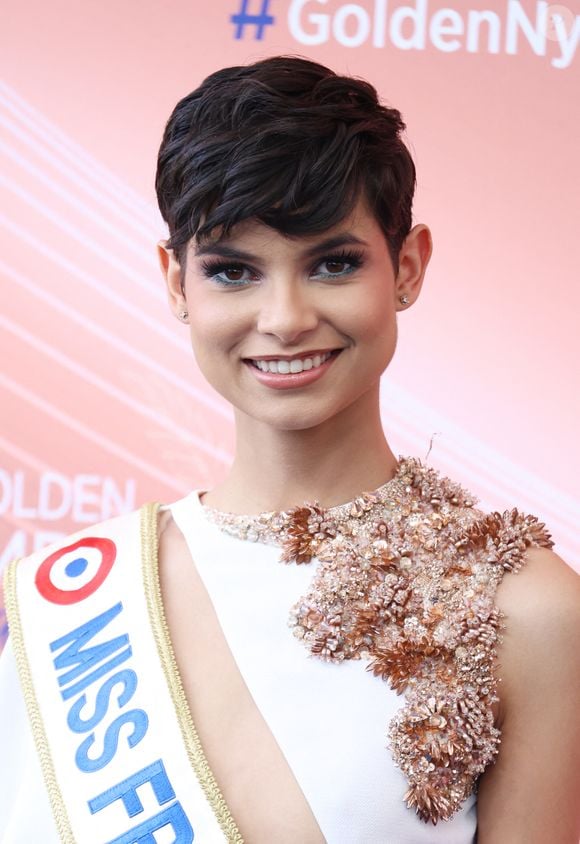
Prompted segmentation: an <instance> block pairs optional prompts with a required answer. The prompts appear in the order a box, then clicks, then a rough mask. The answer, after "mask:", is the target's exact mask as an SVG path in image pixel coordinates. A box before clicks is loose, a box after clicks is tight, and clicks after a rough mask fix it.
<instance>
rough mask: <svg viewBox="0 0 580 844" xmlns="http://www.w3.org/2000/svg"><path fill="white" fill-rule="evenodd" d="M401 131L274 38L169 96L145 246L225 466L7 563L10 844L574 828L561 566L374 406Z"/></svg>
mask: <svg viewBox="0 0 580 844" xmlns="http://www.w3.org/2000/svg"><path fill="white" fill-rule="evenodd" d="M403 129H404V124H403V122H402V119H401V116H400V114H399V112H398V111H396V110H395V109H389V108H386V107H384V106H381V105H380V104H379V103H378V101H377V98H376V92H375V91H374V89H373V88H372V87H371V86H370V85H369V84H367V83H365V82H362V81H360V80H355V79H350V78H345V77H340V76H337V75H335V74H334V73H332V72H331V71H330V70H328V69H327V68H324V67H322V66H321V65H318V64H315V63H313V62H309V61H306V60H303V59H298V58H288V57H278V58H271V59H267V60H264V61H260V62H257V63H255V64H253V65H250V66H248V67H235V68H226V69H224V70H221V71H218V72H217V73H214V74H212V75H211V76H210V77H208V78H207V79H206V80H205V81H204V82H203V83H202V85H201V86H200V87H199V88H198V89H196V90H195V91H194V92H193V93H192V94H190V95H189V96H188V97H186V98H184V99H183V100H182V101H181V102H180V103H179V104H178V105H177V107H176V109H175V111H174V112H173V114H172V116H171V118H170V120H169V122H168V125H167V128H166V131H165V135H164V138H163V142H162V145H161V149H160V153H159V162H158V172H157V183H156V186H157V193H158V198H159V204H160V208H161V211H162V214H163V216H164V218H165V220H166V221H167V223H168V226H169V233H170V237H169V240H168V241H166V242H163V243H161V244H159V255H160V261H161V267H162V270H163V274H164V277H165V280H166V283H167V290H168V295H169V302H170V305H171V308H172V310H173V312H174V314H175V316H176V317H177V318H178V319H179V320H181V321H182V322H183V323H187V324H188V325H189V330H190V334H191V341H192V345H193V349H194V353H195V357H196V359H197V362H198V364H199V366H200V368H201V370H202V372H203V373H204V375H205V377H206V378H207V380H208V382H209V383H210V384H211V385H212V386H213V387H214V388H215V389H217V390H218V392H220V393H221V394H222V395H223V396H224V397H225V398H226V399H227V400H228V401H230V402H231V404H232V406H233V408H234V413H235V419H236V452H235V458H234V462H233V464H232V466H231V469H230V471H229V473H228V475H227V476H226V478H225V480H224V481H223V482H222V483H220V484H218V485H216V486H214V487H213V488H212V489H211V490H209V491H205V492H204V491H201V490H195V491H193V492H192V493H191V494H190V495H188V496H186V497H185V498H184V499H182V500H181V501H178V502H176V503H175V504H173V505H169V506H164V507H161V508H160V510H159V512H157V510H156V508H154V507H153V508H146V509H145V510H144V511H143V513H142V517H141V521H140V522H139V520H138V519H136V518H135V515H133V516H131V517H121V518H120V519H116V520H113V521H112V522H109V523H105V524H104V525H101V526H95V527H93V528H91V530H90V531H84V532H82V533H80V534H78V535H76V536H75V537H72V538H70V540H67V544H66V545H65V546H64V547H62V546H59V547H56V546H55V547H54V548H52V549H48V550H46V549H45V550H44V551H43V552H41V553H39V554H38V555H36V556H34V557H33V558H28V559H27V560H25V561H21V563H20V564H19V565H18V566H12V567H11V568H10V569H9V572H8V575H7V579H6V592H7V596H8V597H7V600H8V614H9V622H10V630H11V639H12V645H11V646H10V647H9V648H8V649H7V653H6V655H5V657H4V658H3V672H4V673H3V677H2V678H0V679H1V680H2V682H3V683H4V686H3V688H5V689H6V692H4V691H3V692H2V694H3V700H4V701H6V703H4V704H3V706H4V707H5V712H4V713H3V718H2V728H3V729H4V731H5V733H6V735H4V736H2V738H3V739H4V744H3V747H7V748H8V755H7V758H8V760H9V764H8V765H7V766H6V770H10V776H9V777H7V778H6V783H5V784H4V791H3V794H4V798H3V801H4V802H3V804H0V818H1V819H2V822H3V823H4V825H5V828H6V830H7V831H6V832H5V837H4V839H2V840H3V841H6V842H8V841H18V842H22V841H38V840H40V839H39V837H38V836H39V830H42V841H52V840H55V841H56V840H65V841H69V840H70V841H74V840H80V841H83V842H84V841H87V842H89V841H105V840H107V841H115V842H127V844H128V842H133V841H154V840H158V839H156V838H154V833H155V832H156V831H157V830H161V829H164V830H165V834H166V835H170V836H171V837H167V838H164V839H163V840H175V841H180V842H182V841H183V842H185V841H192V840H194V836H195V840H196V841H201V842H204V841H209V842H213V841H223V840H228V841H242V840H245V841H248V842H252V844H254V842H256V843H258V842H259V843H260V844H261V842H268V844H270V842H276V844H286V842H296V841H299V842H301V844H318V842H324V841H328V842H332V844H335V842H337V843H338V844H342V843H343V842H345V844H354V842H366V843H367V844H371V842H372V844H375V842H377V844H378V842H381V843H382V842H393V844H400V843H401V844H405V842H409V843H410V842H413V843H415V842H417V844H418V843H419V842H435V841H442V842H446V844H453V842H471V841H474V840H475V838H476V837H477V840H478V841H479V842H480V844H481V842H483V844H488V842H489V843H491V844H495V843H496V842H510V844H512V842H513V843H514V844H517V842H526V844H534V843H535V842H538V844H540V842H542V844H543V842H546V841H550V842H552V841H553V842H562V844H565V843H566V844H568V842H569V843H570V844H576V842H577V840H578V836H579V833H580V814H579V812H578V808H577V805H578V801H577V795H578V790H579V786H580V776H579V769H580V765H579V763H580V719H578V716H577V711H576V710H577V706H576V697H577V695H578V692H579V690H580V669H579V668H578V664H577V659H576V653H577V649H578V646H579V645H580V621H579V619H580V614H579V613H578V608H579V607H580V586H579V580H578V577H577V575H576V574H575V573H574V572H573V571H572V570H571V569H570V568H569V567H568V566H567V565H566V564H565V563H564V562H563V561H562V560H561V559H560V558H559V557H558V556H557V555H556V554H555V553H553V552H552V551H551V550H550V549H551V547H552V542H551V540H550V536H549V533H548V532H547V531H546V529H545V528H544V526H543V525H542V524H540V523H539V522H538V520H537V519H536V518H535V517H534V516H530V515H524V514H522V513H519V512H518V510H517V509H514V510H512V511H506V513H504V514H503V515H500V514H499V513H492V514H486V513H483V512H482V511H481V510H479V509H477V507H476V506H475V504H476V501H475V499H474V497H473V496H472V495H470V493H469V492H468V491H466V490H465V489H463V488H462V487H461V486H460V485H459V484H457V483H455V482H453V481H451V480H449V479H447V478H443V477H441V476H440V475H439V474H438V473H437V472H435V471H434V470H433V469H430V468H428V467H427V466H426V465H424V464H423V463H422V462H421V461H420V460H418V459H417V458H413V457H399V458H398V459H397V458H396V457H395V455H394V454H393V452H392V451H391V449H390V447H389V444H388V442H387V439H386V437H385V433H384V431H383V429H382V425H381V421H380V415H379V379H380V376H381V374H382V373H383V372H384V370H385V369H386V367H387V366H388V364H389V362H390V361H391V359H392V356H393V354H394V351H395V345H396V339H397V314H398V313H399V312H400V311H403V310H405V309H406V308H408V307H411V306H412V305H413V304H414V303H415V301H416V300H417V298H418V296H419V294H420V291H421V287H422V283H423V278H424V275H425V271H426V268H427V265H428V262H429V259H430V256H431V251H432V242H431V234H430V231H429V229H428V228H427V226H425V225H423V224H420V225H415V226H414V227H412V224H411V211H412V200H413V193H414V188H415V168H414V165H413V162H412V159H411V157H410V155H409V153H408V151H407V149H406V147H405V146H404V144H403V143H402V140H401V137H400V135H401V133H402V131H403ZM139 531H140V533H139ZM139 551H141V553H142V558H143V560H142V562H143V566H142V569H141V567H140V561H139ZM157 552H158V561H157V559H156V557H157ZM93 557H94V558H93ZM135 561H137V562H135ZM279 561H281V562H282V564H280V562H279ZM91 566H92V569H91ZM511 572H513V573H516V572H517V573H519V577H518V578H517V579H516V578H514V577H512V576H511V575H510V574H508V575H507V576H505V577H504V574H506V573H511ZM141 574H143V576H144V579H143V582H141V580H140V577H141ZM83 578H84V580H83ZM73 582H74V584H82V585H78V586H76V585H75V586H74V588H73V586H71V583H73ZM39 630H42V634H40V633H39V632H38V631H39ZM502 631H505V635H503V636H502V635H501V633H502ZM365 668H366V669H367V670H366V671H365ZM17 669H18V673H19V675H20V683H21V685H22V688H23V694H22V693H20V692H19V691H18V688H17V681H16V679H15V677H16V671H17ZM499 675H501V680H502V683H501V689H500V688H499V682H498V679H499ZM23 698H24V700H25V702H26V708H27V711H28V717H29V719H30V723H31V727H30V728H29V727H28V726H27V724H26V717H25V715H24V712H25V707H24V702H23ZM6 707H9V708H10V713H11V714H10V719H9V718H7V716H6V712H7V711H8V709H7V708H6ZM9 720H10V722H11V726H10V731H8V728H7V723H8V721H9ZM500 736H501V750H500V749H499V748H500ZM23 742H24V745H23ZM33 742H34V743H35V744H36V749H37V751H38V753H39V758H40V762H41V765H40V766H39V764H38V762H37V761H36V757H35V753H34V749H33ZM156 757H158V758H156ZM40 767H41V768H42V772H43V775H44V785H43V783H42V780H41V777H40ZM24 778H26V781H27V788H28V791H25V790H23V786H22V782H23V780H24ZM0 799H1V798H0ZM51 812H52V816H51ZM51 818H52V819H51ZM58 836H60V838H59V837H58Z"/></svg>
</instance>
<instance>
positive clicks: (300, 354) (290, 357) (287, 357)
mask: <svg viewBox="0 0 580 844" xmlns="http://www.w3.org/2000/svg"><path fill="white" fill-rule="evenodd" d="M340 351H341V349H315V350H314V351H309V352H297V353H296V354H294V355H281V354H279V355H251V356H249V357H247V358H246V360H298V359H302V358H313V357H315V356H316V355H325V354H327V352H340Z"/></svg>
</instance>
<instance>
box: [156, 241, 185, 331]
mask: <svg viewBox="0 0 580 844" xmlns="http://www.w3.org/2000/svg"><path fill="white" fill-rule="evenodd" d="M157 257H158V258H159V266H160V267H161V272H162V273H163V278H164V279H165V284H166V285H167V298H168V299H169V307H170V308H171V310H172V312H173V314H174V315H175V316H176V317H177V316H178V314H179V313H180V312H182V311H184V310H185V311H186V310H187V302H186V299H185V291H184V289H183V273H182V268H181V264H180V263H179V261H178V260H177V258H176V257H175V252H174V251H173V249H168V248H167V246H166V241H163V240H160V241H159V243H158V244H157ZM178 318H179V317H178Z"/></svg>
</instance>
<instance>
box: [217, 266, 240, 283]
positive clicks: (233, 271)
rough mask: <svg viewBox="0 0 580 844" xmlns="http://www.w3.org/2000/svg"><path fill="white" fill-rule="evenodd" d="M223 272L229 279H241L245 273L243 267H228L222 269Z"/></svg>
mask: <svg viewBox="0 0 580 844" xmlns="http://www.w3.org/2000/svg"><path fill="white" fill-rule="evenodd" d="M222 272H223V274H224V275H225V277H226V278H227V280H228V281H240V279H241V278H242V276H243V275H244V269H243V267H227V268H226V269H225V270H222Z"/></svg>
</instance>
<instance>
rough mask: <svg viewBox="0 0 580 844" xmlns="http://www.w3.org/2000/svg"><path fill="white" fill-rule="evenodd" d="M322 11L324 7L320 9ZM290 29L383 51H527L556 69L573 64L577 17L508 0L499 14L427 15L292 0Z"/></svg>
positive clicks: (385, 1)
mask: <svg viewBox="0 0 580 844" xmlns="http://www.w3.org/2000/svg"><path fill="white" fill-rule="evenodd" d="M322 7H324V8H322ZM288 28H289V30H290V34H291V36H292V37H293V38H294V39H295V40H296V41H298V42H299V43H300V44H306V45H309V46H312V45H317V44H325V43H327V42H329V41H331V40H334V41H335V42H337V43H338V44H341V45H342V46H344V47H362V46H372V47H376V48H381V47H386V46H388V45H389V44H390V45H392V46H393V47H395V48H396V49H398V50H426V49H428V48H429V47H432V48H434V49H435V50H439V51H441V52H443V53H454V52H459V51H461V52H465V53H474V54H477V53H482V52H486V53H488V54H496V55H497V54H501V53H504V54H507V55H514V56H515V55H521V54H523V52H524V51H528V52H529V51H530V50H531V52H532V54H534V55H536V56H540V57H543V58H546V59H549V61H550V64H551V65H552V67H555V68H558V69H560V70H562V69H564V68H567V67H569V66H570V64H571V63H572V60H573V59H574V56H575V55H576V50H577V47H578V43H579V42H580V15H575V14H574V13H573V12H572V10H571V9H570V8H569V7H567V6H563V5H554V4H552V5H550V4H549V3H547V2H543V0H540V2H537V3H535V4H534V3H526V4H524V3H523V2H519V0H508V2H507V3H506V5H505V10H504V13H503V14H499V13H498V12H497V11H492V10H489V9H479V10H474V9H471V10H468V9H465V8H462V9H461V10H458V9H452V8H444V9H437V10H436V11H431V10H430V9H429V4H428V0H416V2H415V3H410V4H406V5H399V6H394V5H393V6H392V7H389V0H374V4H373V5H372V9H371V7H370V5H369V6H368V7H365V6H363V5H361V4H358V3H346V4H340V5H339V4H336V3H332V2H329V0H292V2H291V3H290V6H289V9H288Z"/></svg>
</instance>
